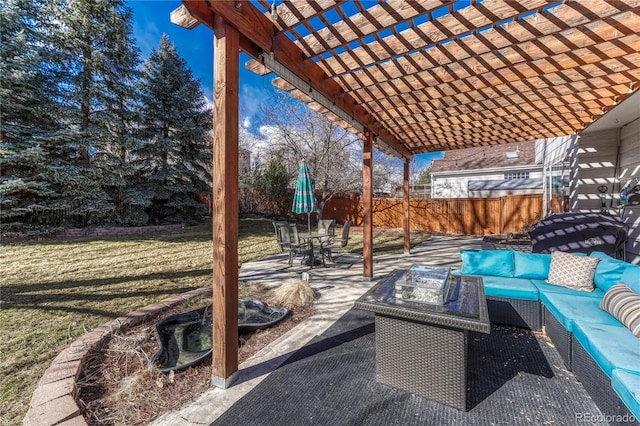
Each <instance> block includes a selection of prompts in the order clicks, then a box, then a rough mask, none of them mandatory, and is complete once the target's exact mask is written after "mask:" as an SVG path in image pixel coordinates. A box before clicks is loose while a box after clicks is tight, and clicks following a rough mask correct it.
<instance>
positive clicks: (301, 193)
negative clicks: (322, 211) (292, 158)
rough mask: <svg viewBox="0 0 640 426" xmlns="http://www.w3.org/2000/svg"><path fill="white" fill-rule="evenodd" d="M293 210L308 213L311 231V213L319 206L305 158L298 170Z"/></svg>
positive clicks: (308, 223)
mask: <svg viewBox="0 0 640 426" xmlns="http://www.w3.org/2000/svg"><path fill="white" fill-rule="evenodd" d="M291 210H292V211H293V212H294V213H306V214H307V225H308V227H309V232H311V217H310V216H309V214H310V213H313V212H315V211H317V210H318V206H317V205H316V195H315V194H314V193H313V183H312V182H311V176H310V175H309V168H308V167H307V163H306V162H305V161H304V160H302V163H301V164H300V169H299V170H298V180H297V181H296V192H295V194H294V195H293V207H291Z"/></svg>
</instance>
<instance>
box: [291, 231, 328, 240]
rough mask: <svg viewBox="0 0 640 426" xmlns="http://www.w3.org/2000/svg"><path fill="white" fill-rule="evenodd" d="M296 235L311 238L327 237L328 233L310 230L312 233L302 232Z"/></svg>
mask: <svg viewBox="0 0 640 426" xmlns="http://www.w3.org/2000/svg"><path fill="white" fill-rule="evenodd" d="M298 236H299V237H300V238H305V239H311V238H322V237H328V236H329V234H325V233H322V232H312V233H308V232H304V233H299V234H298Z"/></svg>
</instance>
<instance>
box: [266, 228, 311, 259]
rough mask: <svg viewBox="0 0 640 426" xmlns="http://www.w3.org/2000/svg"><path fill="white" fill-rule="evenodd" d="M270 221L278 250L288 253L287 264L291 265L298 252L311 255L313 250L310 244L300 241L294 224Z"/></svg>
mask: <svg viewBox="0 0 640 426" xmlns="http://www.w3.org/2000/svg"><path fill="white" fill-rule="evenodd" d="M272 223H273V227H274V229H275V232H276V240H277V241H278V245H279V246H280V250H282V252H283V253H289V265H293V259H294V258H295V257H296V256H297V255H299V254H302V255H303V256H311V255H312V253H313V250H312V247H311V244H310V243H306V242H301V241H300V237H299V236H298V228H296V226H295V225H292V224H289V223H287V222H284V221H274V222H272ZM303 258H304V257H303Z"/></svg>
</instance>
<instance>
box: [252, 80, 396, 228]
mask: <svg viewBox="0 0 640 426" xmlns="http://www.w3.org/2000/svg"><path fill="white" fill-rule="evenodd" d="M262 112H263V114H264V117H265V121H266V122H268V123H270V125H269V126H265V127H263V129H262V131H263V133H264V134H265V135H266V136H267V138H268V139H269V141H270V143H269V148H268V150H269V155H275V156H278V157H279V158H280V159H281V160H282V161H283V162H284V163H285V164H286V166H287V170H289V173H290V175H291V181H292V182H295V179H296V177H297V171H298V166H299V164H300V160H301V159H305V160H306V162H307V166H308V167H309V172H310V173H311V177H312V179H313V184H314V189H315V190H316V192H317V193H318V195H319V197H318V214H319V217H322V210H323V208H324V206H325V205H326V203H327V202H328V201H329V200H330V199H331V198H332V197H334V196H335V195H338V194H348V193H351V192H358V193H359V192H361V191H362V141H361V140H360V139H359V138H358V137H357V136H356V135H354V134H352V133H350V132H348V131H347V130H345V129H343V128H342V127H340V126H338V125H337V124H335V123H334V122H333V121H331V120H329V119H328V118H326V117H325V116H323V115H322V114H319V113H317V112H315V111H313V110H312V109H310V108H309V107H308V106H307V105H306V104H302V103H299V102H292V101H291V99H290V98H289V96H288V95H287V94H286V93H284V92H280V93H279V94H277V95H276V97H275V98H274V100H273V101H272V102H271V103H270V104H269V105H266V106H264V107H263V108H262ZM398 167H399V168H400V172H398ZM401 170H402V162H401V161H400V160H398V159H393V158H390V157H387V156H386V155H385V154H382V153H380V152H376V155H375V156H374V180H373V186H374V192H389V191H390V190H391V189H393V188H394V187H395V186H396V185H398V182H399V181H401V180H402V172H401ZM398 177H399V179H400V180H399V181H398Z"/></svg>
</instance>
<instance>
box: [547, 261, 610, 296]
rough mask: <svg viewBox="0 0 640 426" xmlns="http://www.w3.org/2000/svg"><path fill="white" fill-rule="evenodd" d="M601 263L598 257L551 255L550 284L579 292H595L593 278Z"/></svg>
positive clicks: (548, 279) (548, 278)
mask: <svg viewBox="0 0 640 426" xmlns="http://www.w3.org/2000/svg"><path fill="white" fill-rule="evenodd" d="M599 261H600V259H599V258H597V257H589V256H578V255H575V254H571V253H565V252H562V251H554V252H553V253H551V265H550V266H549V276H548V277H547V280H546V281H547V282H548V283H549V284H555V285H560V286H563V287H568V288H571V289H573V290H578V291H587V292H591V291H593V276H594V275H595V273H596V266H598V262H599Z"/></svg>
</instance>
